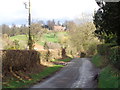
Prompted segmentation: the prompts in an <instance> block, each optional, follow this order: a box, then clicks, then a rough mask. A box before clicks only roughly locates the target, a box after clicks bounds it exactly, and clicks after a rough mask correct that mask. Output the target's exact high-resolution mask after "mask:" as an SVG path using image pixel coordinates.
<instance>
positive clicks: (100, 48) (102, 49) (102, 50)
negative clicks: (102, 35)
mask: <svg viewBox="0 0 120 90" xmlns="http://www.w3.org/2000/svg"><path fill="white" fill-rule="evenodd" d="M113 46H115V44H111V43H108V44H99V45H97V52H98V53H99V54H100V55H108V53H109V49H110V48H111V47H113Z"/></svg>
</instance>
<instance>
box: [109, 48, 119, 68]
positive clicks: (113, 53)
mask: <svg viewBox="0 0 120 90" xmlns="http://www.w3.org/2000/svg"><path fill="white" fill-rule="evenodd" d="M108 58H109V60H110V63H111V64H112V65H114V67H116V68H117V69H119V70H120V47H119V46H116V47H112V48H110V52H109V56H108Z"/></svg>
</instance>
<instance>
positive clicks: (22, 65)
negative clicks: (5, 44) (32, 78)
mask: <svg viewBox="0 0 120 90" xmlns="http://www.w3.org/2000/svg"><path fill="white" fill-rule="evenodd" d="M0 54H1V55H2V73H3V76H4V75H7V73H9V71H10V67H12V69H13V71H19V70H24V71H28V72H29V71H31V70H32V69H33V68H34V67H37V65H40V58H39V57H40V53H39V52H37V51H35V50H1V51H0Z"/></svg>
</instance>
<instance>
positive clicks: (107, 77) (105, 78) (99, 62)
mask: <svg viewBox="0 0 120 90" xmlns="http://www.w3.org/2000/svg"><path fill="white" fill-rule="evenodd" d="M105 62H106V60H105V58H103V57H102V56H100V55H98V54H97V55H95V56H94V57H93V58H92V63H94V64H95V65H96V66H97V67H99V68H101V72H100V75H99V82H98V88H118V87H119V86H120V72H119V71H118V70H117V69H116V68H114V67H113V66H112V65H110V64H106V63H105Z"/></svg>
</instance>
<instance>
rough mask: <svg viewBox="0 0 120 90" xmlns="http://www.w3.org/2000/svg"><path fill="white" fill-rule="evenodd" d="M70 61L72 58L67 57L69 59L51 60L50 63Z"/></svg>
mask: <svg viewBox="0 0 120 90" xmlns="http://www.w3.org/2000/svg"><path fill="white" fill-rule="evenodd" d="M71 60H72V58H70V57H69V58H65V59H57V60H56V59H53V60H51V61H53V62H54V61H63V62H69V61H71Z"/></svg>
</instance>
